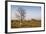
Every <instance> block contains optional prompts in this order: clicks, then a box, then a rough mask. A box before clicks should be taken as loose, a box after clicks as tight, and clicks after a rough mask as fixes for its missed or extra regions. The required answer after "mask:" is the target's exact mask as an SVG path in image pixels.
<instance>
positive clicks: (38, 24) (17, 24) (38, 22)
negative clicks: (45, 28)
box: [11, 19, 41, 28]
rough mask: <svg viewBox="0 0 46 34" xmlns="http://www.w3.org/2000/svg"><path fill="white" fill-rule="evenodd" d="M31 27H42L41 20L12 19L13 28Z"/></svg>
mask: <svg viewBox="0 0 46 34" xmlns="http://www.w3.org/2000/svg"><path fill="white" fill-rule="evenodd" d="M30 27H41V20H35V19H32V20H24V21H19V20H11V28H30Z"/></svg>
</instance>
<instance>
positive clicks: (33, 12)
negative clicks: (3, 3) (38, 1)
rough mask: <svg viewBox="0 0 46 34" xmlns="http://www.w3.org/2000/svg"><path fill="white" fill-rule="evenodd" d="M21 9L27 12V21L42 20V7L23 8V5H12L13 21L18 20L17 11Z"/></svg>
mask: <svg viewBox="0 0 46 34" xmlns="http://www.w3.org/2000/svg"><path fill="white" fill-rule="evenodd" d="M19 7H21V8H23V9H24V10H25V12H26V14H25V19H26V20H31V19H37V20H39V19H41V7H40V6H21V5H11V14H12V15H11V19H12V20H15V19H17V18H16V13H17V14H19V13H18V12H17V9H18V8H19Z"/></svg>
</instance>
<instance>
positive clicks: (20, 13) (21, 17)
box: [16, 7, 26, 25]
mask: <svg viewBox="0 0 46 34" xmlns="http://www.w3.org/2000/svg"><path fill="white" fill-rule="evenodd" d="M17 13H18V14H17ZM17 13H16V17H17V18H18V19H19V20H20V21H21V22H20V25H21V24H22V23H23V20H24V18H25V14H26V13H25V9H24V8H22V7H18V9H17Z"/></svg>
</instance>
